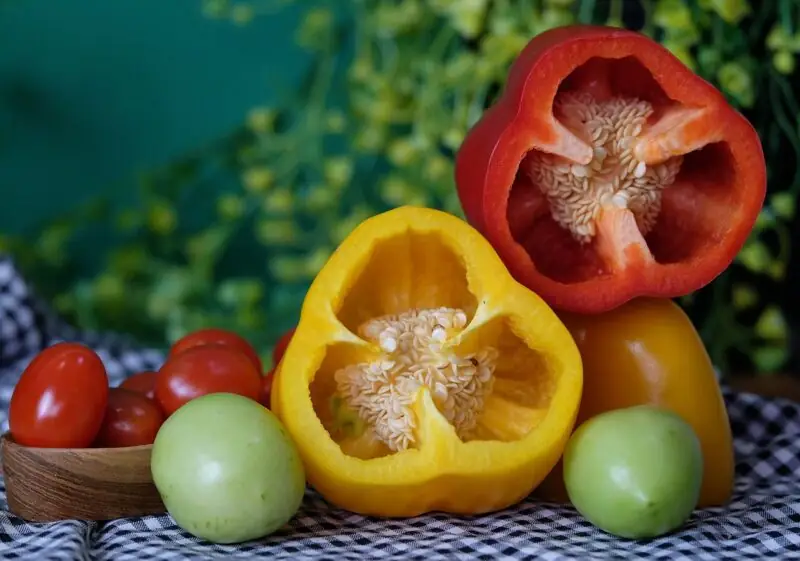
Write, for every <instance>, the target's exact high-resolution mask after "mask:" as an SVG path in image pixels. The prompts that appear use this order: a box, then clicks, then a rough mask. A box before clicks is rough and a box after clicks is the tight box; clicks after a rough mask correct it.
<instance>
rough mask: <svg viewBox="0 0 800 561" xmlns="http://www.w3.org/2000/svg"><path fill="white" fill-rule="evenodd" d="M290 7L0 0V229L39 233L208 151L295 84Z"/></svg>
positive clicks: (299, 65) (298, 58) (120, 198)
mask: <svg viewBox="0 0 800 561" xmlns="http://www.w3.org/2000/svg"><path fill="white" fill-rule="evenodd" d="M298 13H299V12H298V10H296V9H286V10H283V11H281V12H280V14H278V15H276V16H270V17H260V18H257V19H256V20H255V21H253V22H252V23H250V24H248V25H247V26H244V27H239V26H236V25H234V24H232V23H230V22H228V21H216V20H210V19H208V18H206V17H204V16H203V14H202V5H201V3H200V2H199V0H190V1H184V2H178V1H164V0H115V1H114V2H106V1H101V0H66V1H65V0H0V193H1V194H2V199H0V232H5V233H9V232H12V233H21V232H23V231H26V232H31V231H35V230H36V228H37V227H38V225H39V224H41V222H42V221H43V220H45V219H47V218H48V217H51V216H53V215H55V214H58V213H60V212H63V211H64V210H65V209H66V208H69V207H71V206H73V205H76V204H78V203H80V202H83V201H86V200H88V199H90V198H92V197H94V196H96V195H101V194H102V195H104V196H108V197H109V198H110V199H111V200H112V201H114V202H117V203H119V204H125V203H126V202H127V201H131V200H133V197H134V196H135V190H134V187H133V186H132V179H133V178H134V177H135V175H136V174H137V173H138V172H140V171H143V170H146V169H150V168H152V167H154V166H159V165H162V164H165V163H167V162H169V161H170V160H171V159H172V158H173V157H175V156H177V155H180V154H183V153H186V152H188V151H191V150H193V149H196V148H199V147H202V146H203V145H204V144H206V143H208V142H211V141H213V140H214V139H215V138H218V137H219V136H220V135H222V134H225V133H226V132H227V131H229V130H231V129H233V128H234V127H236V126H237V125H238V124H240V123H241V122H242V121H243V120H244V118H245V115H246V113H247V111H248V109H249V108H251V107H253V106H255V105H259V104H265V103H267V104H268V103H270V102H271V101H275V100H276V99H278V96H282V95H284V93H285V92H287V90H291V88H292V87H293V86H294V85H295V84H296V82H297V80H298V79H299V77H300V74H301V72H302V71H303V70H304V67H305V65H304V62H305V60H304V58H303V54H302V53H301V52H300V51H299V50H298V49H296V48H295V47H293V45H292V31H293V29H294V28H295V26H296V22H297V18H298Z"/></svg>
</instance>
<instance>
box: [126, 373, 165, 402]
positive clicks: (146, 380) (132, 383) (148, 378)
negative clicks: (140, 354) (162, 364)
mask: <svg viewBox="0 0 800 561" xmlns="http://www.w3.org/2000/svg"><path fill="white" fill-rule="evenodd" d="M155 384H156V373H155V372H150V371H149V370H148V371H145V372H139V373H138V374H134V375H133V376H131V377H129V378H126V379H125V380H124V381H123V382H122V383H121V384H120V385H119V387H120V388H123V389H126V390H130V391H132V392H136V393H140V394H142V395H144V396H145V397H148V398H149V399H155V396H156V389H155Z"/></svg>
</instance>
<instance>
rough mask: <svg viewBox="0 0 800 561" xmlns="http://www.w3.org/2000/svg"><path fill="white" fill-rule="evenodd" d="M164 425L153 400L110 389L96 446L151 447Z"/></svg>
mask: <svg viewBox="0 0 800 561" xmlns="http://www.w3.org/2000/svg"><path fill="white" fill-rule="evenodd" d="M163 422H164V414H163V413H162V412H161V409H159V407H158V405H156V403H155V402H154V401H153V400H151V399H148V398H146V397H145V396H144V395H142V394H141V393H137V392H134V391H131V390H126V389H124V388H111V389H110V390H109V392H108V406H107V407H106V413H105V417H103V424H102V425H101V426H100V432H99V433H98V434H97V438H96V439H95V441H94V445H95V446H98V447H102V448H119V447H123V446H140V445H144V444H152V443H153V441H154V440H155V439H156V434H158V429H159V428H160V427H161V423H163Z"/></svg>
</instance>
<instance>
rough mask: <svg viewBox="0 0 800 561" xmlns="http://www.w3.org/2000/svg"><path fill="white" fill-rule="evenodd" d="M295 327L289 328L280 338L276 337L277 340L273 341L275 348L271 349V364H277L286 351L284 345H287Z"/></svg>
mask: <svg viewBox="0 0 800 561" xmlns="http://www.w3.org/2000/svg"><path fill="white" fill-rule="evenodd" d="M294 330H295V328H292V329H290V330H289V331H287V332H286V333H284V334H283V335H281V338H280V339H278V342H277V343H275V348H274V349H273V350H272V365H273V366H277V365H278V363H279V362H280V361H281V359H282V358H283V354H284V353H285V352H286V347H288V346H289V341H291V340H292V335H294Z"/></svg>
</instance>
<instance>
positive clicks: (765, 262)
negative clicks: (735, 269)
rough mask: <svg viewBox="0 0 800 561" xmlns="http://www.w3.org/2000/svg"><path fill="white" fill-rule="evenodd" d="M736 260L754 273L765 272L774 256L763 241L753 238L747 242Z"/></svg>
mask: <svg viewBox="0 0 800 561" xmlns="http://www.w3.org/2000/svg"><path fill="white" fill-rule="evenodd" d="M736 260H737V261H738V262H739V263H741V264H742V265H744V266H745V267H747V269H749V270H750V271H752V272H754V273H763V272H764V271H766V270H767V268H768V267H769V265H770V263H771V262H772V256H771V255H770V253H769V249H767V246H765V245H764V244H763V243H762V242H761V241H759V240H752V241H749V242H748V243H747V244H745V246H744V247H743V248H742V250H741V251H740V252H739V255H737V256H736Z"/></svg>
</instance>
